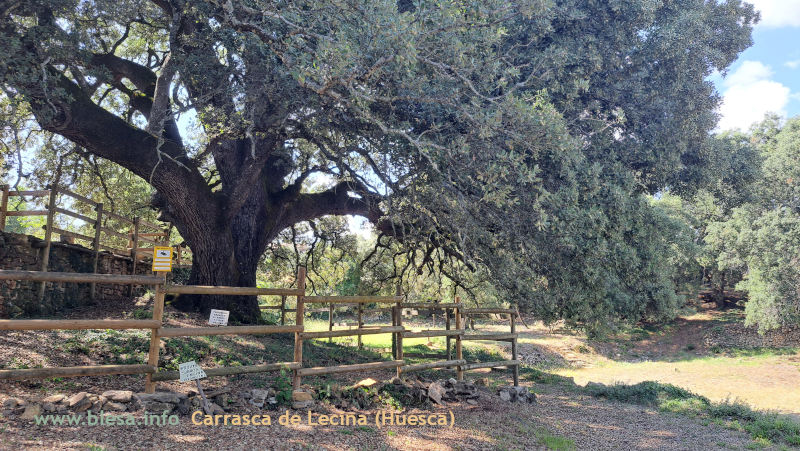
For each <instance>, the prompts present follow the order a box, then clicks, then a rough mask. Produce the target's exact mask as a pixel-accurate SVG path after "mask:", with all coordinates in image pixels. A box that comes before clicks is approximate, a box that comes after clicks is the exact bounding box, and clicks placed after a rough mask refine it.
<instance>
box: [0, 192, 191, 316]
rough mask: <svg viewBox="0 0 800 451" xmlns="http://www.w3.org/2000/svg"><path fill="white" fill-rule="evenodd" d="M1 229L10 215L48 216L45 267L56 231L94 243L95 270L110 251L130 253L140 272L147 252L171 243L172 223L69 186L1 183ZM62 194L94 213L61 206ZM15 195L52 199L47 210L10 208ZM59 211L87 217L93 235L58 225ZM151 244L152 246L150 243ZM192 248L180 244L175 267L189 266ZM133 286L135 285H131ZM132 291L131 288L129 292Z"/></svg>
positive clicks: (62, 236)
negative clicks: (125, 211) (129, 212)
mask: <svg viewBox="0 0 800 451" xmlns="http://www.w3.org/2000/svg"><path fill="white" fill-rule="evenodd" d="M0 192H1V193H2V194H1V196H0V231H5V228H6V222H7V221H6V219H7V218H9V217H19V216H46V217H47V220H46V223H45V226H44V229H45V233H44V252H43V253H42V260H41V266H40V270H41V271H47V270H48V266H49V263H50V247H51V244H52V241H53V234H56V235H58V236H59V237H60V239H61V241H64V242H67V243H70V244H75V241H76V240H79V241H82V242H83V244H85V245H86V246H88V247H90V248H91V249H92V251H93V252H94V262H93V270H92V272H93V273H95V274H96V273H97V267H98V260H99V256H100V253H101V252H110V253H112V254H114V255H119V256H122V257H129V258H131V260H132V264H131V274H136V266H137V264H139V262H141V261H142V260H144V259H145V258H146V257H147V256H152V254H153V247H154V246H168V245H169V235H170V230H171V228H170V226H169V224H162V225H159V224H154V223H152V222H148V221H145V220H144V219H142V218H139V217H133V218H128V217H125V216H122V215H119V214H116V213H113V212H111V211H108V210H105V209H104V204H103V203H102V202H95V201H94V200H92V199H89V198H88V197H85V196H82V195H80V194H78V193H74V192H72V191H70V190H68V189H65V188H60V187H55V188H54V189H52V187H48V189H45V190H36V191H11V190H10V188H9V186H8V185H2V186H0ZM59 195H60V196H62V198H63V197H68V198H70V199H71V200H72V204H74V203H76V202H77V203H78V204H81V205H83V206H85V207H87V208H89V209H91V210H92V211H93V212H94V214H93V215H92V216H87V215H86V214H82V213H78V212H75V211H71V210H69V209H67V208H64V207H62V206H59V202H58V200H59ZM12 197H33V198H37V197H47V198H48V200H47V201H46V204H45V206H44V209H43V210H23V211H15V210H9V200H10V199H11V198H12ZM57 215H63V216H67V217H70V218H73V219H78V220H80V221H83V222H84V223H86V224H87V225H89V226H91V227H92V230H93V233H92V235H91V236H90V235H84V234H82V233H78V232H74V231H70V230H65V229H62V228H60V227H58V225H57V221H56V217H57ZM109 219H110V220H112V221H113V222H117V223H121V224H124V226H123V227H124V228H125V229H124V230H123V231H120V230H115V229H113V228H110V227H108V226H107V225H108V222H109ZM122 240H127V246H126V249H120V248H119V247H120V244H119V243H120V242H121V241H122ZM148 244H149V246H147V245H148ZM190 255H191V252H190V251H189V250H188V249H187V248H185V247H181V246H179V247H177V248H176V252H175V260H176V261H175V264H174V265H173V266H174V267H187V266H190V265H187V264H186V263H187V257H190ZM131 287H132V286H131ZM44 290H45V284H44V283H42V284H41V285H40V288H39V294H38V296H39V300H40V301H41V300H42V299H43V297H44ZM95 291H96V290H95V285H94V284H92V288H91V296H92V298H93V299H94V297H95ZM129 293H130V292H129Z"/></svg>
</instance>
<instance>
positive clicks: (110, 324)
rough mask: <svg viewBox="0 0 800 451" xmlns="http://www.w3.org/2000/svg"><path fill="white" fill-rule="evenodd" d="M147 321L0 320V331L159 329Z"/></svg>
mask: <svg viewBox="0 0 800 451" xmlns="http://www.w3.org/2000/svg"><path fill="white" fill-rule="evenodd" d="M160 326H161V323H160V322H158V321H153V320H147V319H0V330H87V329H114V330H123V329H157V328H158V327H160Z"/></svg>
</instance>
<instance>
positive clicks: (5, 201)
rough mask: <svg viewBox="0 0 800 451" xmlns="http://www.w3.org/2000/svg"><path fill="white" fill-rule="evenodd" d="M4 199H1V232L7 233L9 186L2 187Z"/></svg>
mask: <svg viewBox="0 0 800 451" xmlns="http://www.w3.org/2000/svg"><path fill="white" fill-rule="evenodd" d="M2 190H3V197H2V198H0V231H2V232H5V231H6V213H7V212H8V185H3V186H2Z"/></svg>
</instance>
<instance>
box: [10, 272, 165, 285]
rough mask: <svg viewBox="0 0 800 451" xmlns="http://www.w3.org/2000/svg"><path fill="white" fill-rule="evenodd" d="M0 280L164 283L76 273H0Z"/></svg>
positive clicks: (155, 278)
mask: <svg viewBox="0 0 800 451" xmlns="http://www.w3.org/2000/svg"><path fill="white" fill-rule="evenodd" d="M0 280H20V281H33V282H74V283H109V284H115V285H158V284H161V283H164V278H163V277H159V276H145V275H141V276H138V275H136V276H129V275H124V274H91V273H74V272H42V271H14V270H12V271H0Z"/></svg>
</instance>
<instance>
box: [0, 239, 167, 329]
mask: <svg viewBox="0 0 800 451" xmlns="http://www.w3.org/2000/svg"><path fill="white" fill-rule="evenodd" d="M44 247H45V243H44V240H42V239H39V238H36V237H33V236H29V235H21V234H17V233H6V232H0V269H6V270H9V269H16V270H26V271H39V270H40V269H41V261H42V255H43V252H44ZM93 264H94V252H93V251H92V250H91V249H87V248H85V247H83V246H79V245H75V244H68V243H60V242H53V243H52V244H51V247H50V263H49V265H48V266H49V267H48V271H53V272H76V273H91V272H92V267H93ZM132 266H133V265H132V260H131V259H130V258H128V257H120V256H117V255H113V254H110V253H107V252H101V253H100V258H99V260H98V263H97V272H98V273H99V274H131V267H132ZM136 273H137V274H152V272H151V271H150V264H149V262H147V263H143V262H140V263H138V264H137V265H136ZM38 287H39V282H17V281H13V280H1V281H0V318H27V317H37V316H46V315H52V314H54V313H57V312H60V311H63V310H65V309H68V308H74V307H81V306H84V305H89V304H91V303H92V302H93V301H92V298H91V286H90V285H89V284H85V283H81V284H78V283H47V288H46V290H45V296H44V300H43V301H42V302H38V300H37V293H38V290H39V288H38ZM144 290H145V288H144V287H140V286H134V290H133V295H135V296H138V295H141V294H142V293H144ZM127 296H128V286H126V285H111V284H98V285H97V295H96V302H102V301H103V300H111V299H119V298H122V297H127Z"/></svg>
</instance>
